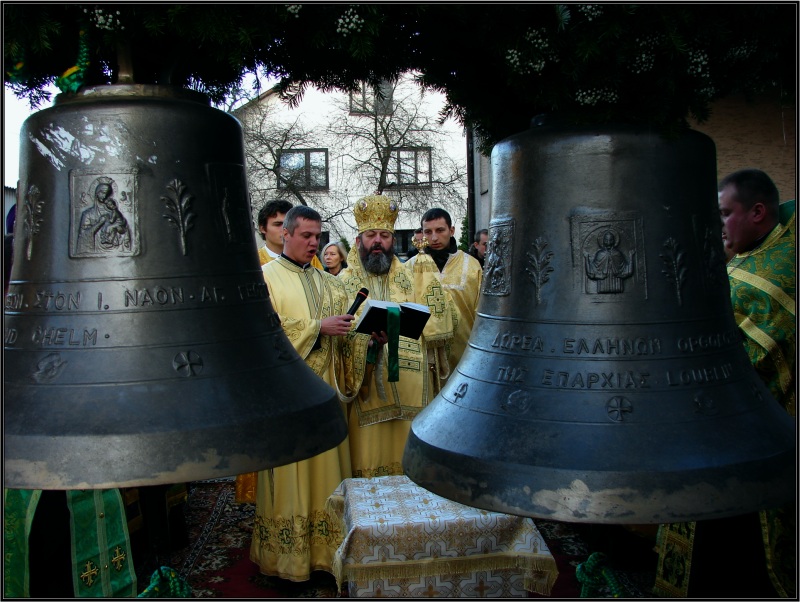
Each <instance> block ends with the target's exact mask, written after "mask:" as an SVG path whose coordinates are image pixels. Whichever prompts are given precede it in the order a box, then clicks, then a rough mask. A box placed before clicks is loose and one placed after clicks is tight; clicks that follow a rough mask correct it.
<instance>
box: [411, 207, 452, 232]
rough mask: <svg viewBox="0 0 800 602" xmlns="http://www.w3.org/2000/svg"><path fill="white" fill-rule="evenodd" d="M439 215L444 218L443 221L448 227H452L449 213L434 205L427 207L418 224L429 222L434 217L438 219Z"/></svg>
mask: <svg viewBox="0 0 800 602" xmlns="http://www.w3.org/2000/svg"><path fill="white" fill-rule="evenodd" d="M440 217H443V218H444V221H445V222H446V223H447V227H448V228H452V227H453V220H451V219H450V214H449V213H447V211H445V210H444V209H440V208H439V207H434V208H433V209H428V210H427V211H426V212H425V213H424V214H423V215H422V219H421V220H419V223H420V225H422V224H424V223H425V222H430V221H433V220H435V219H439V218H440Z"/></svg>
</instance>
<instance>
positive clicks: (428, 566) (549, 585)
mask: <svg viewBox="0 0 800 602" xmlns="http://www.w3.org/2000/svg"><path fill="white" fill-rule="evenodd" d="M504 569H517V570H520V571H522V573H523V585H524V587H525V589H526V590H528V591H533V592H536V593H537V594H541V595H543V596H549V595H550V592H551V591H552V589H553V585H554V584H555V582H556V578H557V577H558V568H557V567H556V561H555V558H553V557H552V556H545V555H538V554H537V555H530V556H522V557H521V556H520V554H519V552H512V553H509V554H508V555H502V554H497V553H493V554H490V555H471V556H461V557H455V558H426V559H423V560H419V561H409V560H399V561H386V562H373V563H369V564H361V565H356V564H346V565H343V564H342V559H341V556H339V555H337V556H336V558H334V562H333V574H334V576H335V577H336V585H337V587H338V588H339V591H341V586H342V584H343V582H345V581H372V580H374V579H412V578H414V577H431V576H435V575H451V574H452V575H458V574H462V573H473V572H475V571H496V570H504ZM543 576H544V577H545V578H546V581H545V582H544V583H542V577H543Z"/></svg>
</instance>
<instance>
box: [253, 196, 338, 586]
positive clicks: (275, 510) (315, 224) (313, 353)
mask: <svg viewBox="0 0 800 602" xmlns="http://www.w3.org/2000/svg"><path fill="white" fill-rule="evenodd" d="M320 233H321V218H320V215H319V213H317V212H316V211H314V210H313V209H311V208H310V207H306V206H303V205H299V206H297V207H293V208H292V209H290V210H289V211H288V212H287V213H286V218H285V220H284V222H283V239H284V245H283V252H282V253H281V255H280V257H278V258H277V259H275V260H273V261H271V262H269V263H268V264H267V265H265V266H264V268H263V271H264V280H265V281H266V283H267V289H268V290H269V296H270V300H271V302H272V306H273V307H274V308H275V311H276V312H277V314H278V316H279V317H280V319H281V326H282V327H283V330H284V332H285V333H286V336H287V337H288V339H289V341H290V342H291V344H292V346H293V347H294V348H295V350H296V351H297V352H298V353H299V354H300V356H301V357H302V358H303V359H304V360H305V362H306V364H308V366H309V367H310V368H311V369H312V370H313V371H314V372H315V373H316V374H317V375H318V376H319V377H320V378H322V379H323V380H324V381H325V382H326V383H328V384H329V385H331V386H332V387H333V388H334V389H335V390H336V391H337V393H338V394H339V399H340V400H341V401H342V402H348V401H351V400H352V397H353V395H350V396H348V393H347V384H346V381H347V380H348V379H349V380H352V371H353V369H352V362H351V361H350V358H349V356H348V355H346V353H345V351H344V343H345V335H347V333H348V332H349V331H350V323H351V321H352V320H353V316H351V315H349V314H347V309H348V307H349V305H350V300H351V299H350V297H348V296H347V295H346V293H345V289H344V286H343V285H342V282H341V281H340V280H339V279H338V278H337V277H335V276H332V275H331V274H328V273H326V272H324V271H322V270H319V269H316V268H314V267H313V266H312V265H311V260H312V258H313V257H316V252H317V249H318V248H319V238H320ZM268 378H269V377H268V376H267V379H268ZM266 384H267V385H268V384H269V383H266ZM281 384H282V385H283V386H301V387H302V383H273V385H276V386H277V385H281ZM342 412H345V406H344V405H343V406H342ZM350 475H351V469H350V448H349V444H348V441H347V439H345V440H344V441H343V442H342V443H340V444H339V445H338V446H337V447H335V448H333V449H330V450H328V451H325V452H322V453H321V454H318V455H316V456H314V457H312V458H309V459H308V460H302V461H300V462H294V463H292V464H287V465H285V466H278V467H276V468H273V469H269V470H263V471H261V472H259V473H258V483H257V487H256V515H255V520H254V531H253V540H252V544H251V547H250V559H251V560H252V561H253V562H255V563H256V564H258V565H259V568H260V570H261V572H262V573H263V574H265V575H271V576H276V577H280V578H282V579H289V580H291V581H307V580H308V579H309V578H310V576H311V571H314V570H325V571H328V572H332V570H333V555H334V552H335V551H336V548H337V547H338V545H339V543H341V536H342V534H341V533H340V532H339V531H338V530H337V529H335V528H333V526H334V525H335V524H336V521H334V520H333V519H332V518H331V517H330V516H329V514H328V512H327V511H326V510H325V502H326V501H327V499H328V497H329V496H330V494H331V493H333V491H334V490H335V489H336V487H337V486H338V485H339V483H341V482H342V480H344V479H346V478H348V477H350Z"/></svg>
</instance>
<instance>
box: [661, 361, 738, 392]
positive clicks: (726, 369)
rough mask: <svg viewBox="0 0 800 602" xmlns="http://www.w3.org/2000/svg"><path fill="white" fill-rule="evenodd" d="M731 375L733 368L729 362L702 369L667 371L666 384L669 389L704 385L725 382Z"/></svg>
mask: <svg viewBox="0 0 800 602" xmlns="http://www.w3.org/2000/svg"><path fill="white" fill-rule="evenodd" d="M732 374H733V366H732V365H731V364H730V363H729V362H725V363H724V364H719V365H716V366H704V367H702V368H685V369H680V370H667V384H668V385H669V386H671V387H674V386H680V385H704V384H709V383H714V382H719V381H722V380H727V379H729V378H730V377H731V375H732Z"/></svg>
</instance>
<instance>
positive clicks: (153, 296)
mask: <svg viewBox="0 0 800 602" xmlns="http://www.w3.org/2000/svg"><path fill="white" fill-rule="evenodd" d="M183 302H184V294H183V288H181V287H179V286H170V287H164V286H154V287H152V288H146V287H145V288H141V289H139V290H136V289H134V290H130V289H126V290H125V307H131V306H133V307H147V306H149V305H177V304H178V303H183Z"/></svg>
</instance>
